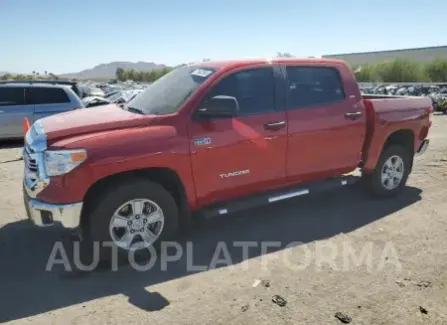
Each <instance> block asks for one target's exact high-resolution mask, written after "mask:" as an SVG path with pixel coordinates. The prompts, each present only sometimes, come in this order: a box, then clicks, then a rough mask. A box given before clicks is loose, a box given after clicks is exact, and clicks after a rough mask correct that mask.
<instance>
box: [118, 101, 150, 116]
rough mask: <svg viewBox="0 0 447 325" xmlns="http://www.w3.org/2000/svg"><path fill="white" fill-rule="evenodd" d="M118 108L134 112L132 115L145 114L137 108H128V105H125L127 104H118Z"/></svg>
mask: <svg viewBox="0 0 447 325" xmlns="http://www.w3.org/2000/svg"><path fill="white" fill-rule="evenodd" d="M118 107H119V108H122V109H124V110H126V111H129V112H132V113H137V114H142V115H144V114H145V113H144V111H143V110H141V109H139V108H136V107H132V106H127V104H125V103H122V104H118Z"/></svg>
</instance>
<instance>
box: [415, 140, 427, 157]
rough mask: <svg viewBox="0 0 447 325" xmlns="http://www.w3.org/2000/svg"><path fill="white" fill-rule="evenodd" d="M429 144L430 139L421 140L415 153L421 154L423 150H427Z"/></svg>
mask: <svg viewBox="0 0 447 325" xmlns="http://www.w3.org/2000/svg"><path fill="white" fill-rule="evenodd" d="M429 144H430V140H428V139H425V140H422V142H421V144H420V146H419V148H418V150H417V151H416V155H422V154H423V153H424V152H425V151H427V148H428V146H429Z"/></svg>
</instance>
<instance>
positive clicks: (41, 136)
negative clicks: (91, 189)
mask: <svg viewBox="0 0 447 325" xmlns="http://www.w3.org/2000/svg"><path fill="white" fill-rule="evenodd" d="M46 148H47V141H46V136H45V132H44V130H43V126H42V124H41V123H40V122H39V121H36V122H35V123H34V124H33V126H32V127H31V128H30V129H29V130H28V132H27V134H26V136H25V147H24V150H23V159H24V162H25V169H24V180H23V199H24V204H25V209H26V212H27V214H28V219H29V220H31V221H32V222H33V223H34V224H35V225H36V226H40V227H45V226H52V225H54V224H55V223H57V222H60V223H61V224H62V225H63V226H64V227H65V228H76V227H78V226H79V224H80V220H81V212H82V205H83V204H82V202H77V203H69V204H52V203H47V202H43V201H40V200H38V199H37V195H38V194H39V193H40V192H42V191H43V190H44V189H45V188H47V187H48V186H50V182H51V179H50V177H48V175H47V174H46V171H45V168H44V161H43V155H44V151H45V150H46ZM61 190H63V189H61Z"/></svg>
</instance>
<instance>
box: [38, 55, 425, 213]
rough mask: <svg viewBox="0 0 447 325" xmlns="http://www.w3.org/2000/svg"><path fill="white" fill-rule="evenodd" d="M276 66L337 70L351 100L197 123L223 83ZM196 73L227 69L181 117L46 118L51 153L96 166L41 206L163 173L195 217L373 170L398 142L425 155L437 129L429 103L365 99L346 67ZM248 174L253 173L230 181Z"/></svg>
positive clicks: (238, 64)
mask: <svg viewBox="0 0 447 325" xmlns="http://www.w3.org/2000/svg"><path fill="white" fill-rule="evenodd" d="M271 64H273V65H276V66H283V65H307V66H309V65H315V66H321V65H324V66H330V67H335V68H337V70H338V71H339V73H340V76H341V78H342V81H343V85H344V90H345V93H346V99H345V100H344V101H343V102H339V103H336V104H332V105H330V106H325V107H312V108H304V109H303V108H301V109H297V110H293V109H292V110H287V111H285V110H280V111H277V112H273V113H267V114H263V115H250V116H243V117H237V118H228V119H221V120H212V121H196V120H194V119H193V113H194V112H195V111H196V110H197V108H198V105H199V103H200V102H201V100H202V99H203V98H204V96H205V95H206V94H207V92H208V91H209V90H210V89H211V88H212V87H213V85H214V84H215V83H216V82H217V81H218V80H220V79H221V78H222V77H223V76H226V75H227V74H229V73H232V72H234V71H237V70H240V69H246V68H253V67H261V66H266V65H271ZM198 66H203V67H215V68H218V69H219V70H217V72H215V73H214V74H213V75H212V76H211V77H210V78H209V79H207V80H206V81H205V82H204V83H203V84H202V85H201V86H200V87H199V88H198V89H197V90H196V91H195V92H194V93H193V94H192V95H191V96H190V97H189V98H188V99H187V100H186V101H185V103H184V104H183V105H182V107H181V108H180V110H179V111H178V112H177V113H174V114H170V115H164V116H154V115H146V116H145V115H138V114H134V113H131V112H128V111H125V110H122V109H120V108H118V107H116V106H114V105H109V106H105V107H95V108H91V109H82V110H77V111H73V112H69V113H64V114H59V115H54V116H51V117H47V118H44V119H42V121H43V125H44V129H45V133H46V134H47V138H48V143H49V147H50V148H66V149H71V148H85V149H87V152H88V158H87V161H85V162H84V163H83V164H82V165H81V166H80V167H78V168H76V169H75V170H73V171H72V172H70V173H68V174H66V175H64V176H59V177H52V179H51V182H50V185H49V186H48V187H47V188H46V189H45V190H43V191H42V192H41V193H39V195H38V198H39V199H40V200H43V201H47V202H51V203H70V202H79V201H83V200H85V195H86V193H87V191H88V189H89V188H90V187H91V186H92V185H93V184H95V183H96V182H97V181H99V180H101V179H104V178H106V177H108V176H111V175H114V174H117V173H122V172H126V171H132V170H139V169H145V168H157V167H162V168H169V169H171V170H172V171H174V172H176V173H177V175H178V176H179V178H180V179H181V181H182V183H183V186H184V188H185V190H186V195H187V201H188V204H189V208H190V209H191V210H196V209H199V208H201V207H203V206H205V205H208V204H211V203H214V202H217V201H221V200H227V199H231V198H236V197H243V196H246V195H249V194H253V193H256V192H262V191H265V190H267V189H273V188H277V187H282V186H286V185H290V184H291V183H296V182H301V181H306V180H313V179H321V178H325V177H329V176H334V175H339V174H341V173H346V172H350V171H352V170H354V169H355V168H357V167H358V166H359V165H360V164H361V163H363V164H364V165H365V168H366V169H367V170H371V169H373V168H374V166H375V164H376V162H377V159H378V157H379V155H380V152H381V150H382V148H383V145H384V143H385V141H386V140H387V138H388V137H389V135H390V134H392V133H393V132H395V131H397V130H402V129H409V130H412V131H413V132H414V134H415V135H416V136H415V144H414V145H415V148H417V147H418V146H419V144H420V142H421V141H422V140H423V139H424V138H425V137H426V135H427V132H428V128H429V127H430V121H429V115H428V113H427V109H426V108H427V107H428V106H430V105H431V102H430V100H429V99H425V98H408V99H403V98H377V97H375V98H368V97H363V98H362V96H361V95H360V92H359V89H358V86H357V82H356V80H355V77H354V75H353V73H352V72H351V70H349V68H348V66H347V65H346V64H345V63H344V62H342V61H339V60H326V59H295V58H293V59H284V58H278V59H275V60H273V61H268V62H267V61H266V60H241V61H225V62H204V63H201V64H199V65H198ZM355 111H361V112H362V113H363V115H362V117H361V118H359V119H357V120H349V119H346V118H345V113H349V112H355ZM280 121H286V122H287V127H284V128H283V129H281V130H277V131H271V130H270V131H269V130H266V129H265V128H264V124H266V123H271V122H280ZM202 138H210V139H211V142H210V143H209V144H206V145H196V143H195V140H196V139H202ZM243 170H249V172H248V173H246V174H244V175H242V176H238V177H225V175H226V174H228V173H231V172H235V171H243ZM221 175H224V176H223V177H222V176H221Z"/></svg>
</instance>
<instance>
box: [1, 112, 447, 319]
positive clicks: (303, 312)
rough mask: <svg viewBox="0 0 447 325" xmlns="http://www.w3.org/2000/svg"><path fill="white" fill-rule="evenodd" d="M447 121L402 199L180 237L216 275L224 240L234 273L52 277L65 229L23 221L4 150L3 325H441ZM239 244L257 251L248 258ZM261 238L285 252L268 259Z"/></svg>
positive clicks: (291, 207) (317, 204) (245, 216)
mask: <svg viewBox="0 0 447 325" xmlns="http://www.w3.org/2000/svg"><path fill="white" fill-rule="evenodd" d="M446 123H447V119H446V117H445V116H435V117H434V126H433V128H432V130H431V131H430V138H431V146H430V148H429V150H428V151H427V152H426V154H425V155H423V156H421V157H418V158H417V159H416V163H415V168H414V171H413V173H412V175H411V176H410V179H409V183H408V188H407V189H406V190H405V192H404V193H403V194H402V195H401V196H399V197H398V198H395V199H392V200H375V199H372V198H370V197H368V196H367V195H365V194H364V193H363V192H362V191H360V190H359V188H358V187H356V186H354V187H351V188H346V189H342V190H339V191H333V192H328V193H324V194H320V195H314V196H308V197H302V198H297V199H291V200H288V201H287V202H281V203H277V204H275V205H271V206H269V207H266V208H265V207H264V208H262V209H261V208H259V209H253V210H250V211H246V212H244V213H240V214H236V215H232V216H227V218H226V220H225V219H224V218H220V219H217V220H213V221H210V222H206V223H201V224H199V225H198V226H197V227H196V229H194V230H193V231H191V232H189V233H188V234H185V235H184V238H182V243H185V242H187V241H189V242H191V245H192V247H193V249H194V251H193V252H192V253H191V256H192V257H193V259H194V261H193V263H194V265H196V266H197V265H208V266H209V265H210V263H211V261H212V258H213V254H214V252H215V250H216V247H217V243H218V242H219V241H223V242H224V243H225V244H226V246H225V247H227V248H228V253H229V257H231V259H232V263H233V265H232V266H228V265H224V264H221V265H217V268H213V269H208V270H204V271H203V270H202V271H199V270H197V271H187V270H186V265H185V263H186V262H185V261H186V258H182V259H180V261H178V262H175V263H174V262H173V263H169V264H168V268H167V271H164V272H162V271H160V270H159V268H158V267H157V266H155V267H154V268H152V269H151V270H149V271H146V272H137V271H136V270H134V269H132V268H130V267H120V268H119V271H118V272H110V271H108V272H106V271H102V272H101V271H97V272H93V273H91V274H89V275H88V276H83V277H73V276H69V274H68V273H67V272H63V270H62V267H61V266H59V267H56V268H54V269H53V271H51V272H49V271H45V266H46V264H47V261H48V258H49V255H50V252H51V250H52V247H53V243H54V242H56V241H58V240H59V239H60V237H61V236H60V234H61V229H59V228H57V227H55V228H45V229H36V228H34V227H32V226H31V225H30V224H29V223H28V222H27V221H26V220H25V210H24V208H23V205H22V197H21V177H22V168H23V162H22V161H15V160H16V159H17V158H19V157H20V153H21V148H20V143H17V144H14V143H12V144H7V145H5V144H4V145H3V148H2V149H0V182H1V184H2V189H3V191H2V195H1V197H0V227H1V228H0V243H1V244H0V261H1V262H0V263H1V264H0V265H1V269H0V323H2V322H11V323H14V324H24V323H26V324H29V323H32V324H45V325H47V324H95V323H96V324H147V323H151V324H243V323H247V324H249V323H253V324H270V325H271V324H319V325H323V324H341V321H340V320H339V319H337V318H336V317H335V314H336V313H337V312H341V313H344V314H346V315H349V316H350V317H351V318H352V322H351V324H368V325H369V324H375V325H378V324H387V325H388V324H402V325H409V324H411V325H413V324H446V323H447V259H446V258H445V252H446V248H445V247H446V246H445V244H446V241H445V234H446V232H447V220H446V219H445V218H446V217H447V212H446V211H447V200H446V198H447V195H446V194H447V192H446V188H447V168H446V164H447V127H446ZM322 202H324V204H322ZM234 241H252V242H253V244H254V245H257V246H256V247H254V248H251V249H250V250H249V255H248V256H249V258H248V259H245V260H244V259H243V258H244V256H243V254H242V249H241V248H240V247H236V246H235V245H234V244H233V243H234ZM265 241H275V242H280V243H281V246H280V247H269V248H268V250H267V251H266V250H262V249H261V244H260V243H261V242H265ZM291 242H300V243H299V244H298V243H296V245H294V246H293V247H285V246H286V245H288V244H289V243H291ZM185 247H186V246H185ZM220 247H221V248H222V246H220ZM225 247H223V248H225ZM350 249H351V250H350ZM223 252H225V251H223ZM362 254H363V255H362ZM220 256H221V257H222V258H223V257H224V256H225V255H220ZM211 264H212V263H211ZM156 265H158V264H156ZM275 295H279V296H280V297H282V298H283V299H284V300H285V301H286V305H285V306H280V305H281V299H279V302H278V303H275V302H273V300H275V301H278V299H272V298H273V297H274V296H275Z"/></svg>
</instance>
